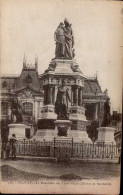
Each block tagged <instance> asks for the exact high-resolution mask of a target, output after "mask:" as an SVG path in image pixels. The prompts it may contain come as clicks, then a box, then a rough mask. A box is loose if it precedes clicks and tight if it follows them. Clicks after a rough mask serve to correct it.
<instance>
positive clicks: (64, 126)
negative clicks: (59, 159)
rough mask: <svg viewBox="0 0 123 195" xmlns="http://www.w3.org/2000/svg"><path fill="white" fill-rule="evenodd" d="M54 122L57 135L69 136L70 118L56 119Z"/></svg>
mask: <svg viewBox="0 0 123 195" xmlns="http://www.w3.org/2000/svg"><path fill="white" fill-rule="evenodd" d="M54 123H55V129H56V131H57V135H58V136H60V137H61V136H65V137H67V136H69V131H70V127H71V124H72V122H71V121H70V120H56V121H55V122H54Z"/></svg>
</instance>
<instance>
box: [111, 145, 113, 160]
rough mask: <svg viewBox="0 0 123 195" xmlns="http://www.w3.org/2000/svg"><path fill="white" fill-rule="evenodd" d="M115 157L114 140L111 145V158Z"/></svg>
mask: <svg viewBox="0 0 123 195" xmlns="http://www.w3.org/2000/svg"><path fill="white" fill-rule="evenodd" d="M112 158H113V142H112V145H111V159H112Z"/></svg>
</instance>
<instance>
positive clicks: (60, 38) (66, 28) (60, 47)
mask: <svg viewBox="0 0 123 195" xmlns="http://www.w3.org/2000/svg"><path fill="white" fill-rule="evenodd" d="M54 37H55V41H56V50H55V57H56V58H68V59H71V58H74V56H75V50H74V49H73V46H74V36H73V31H72V28H71V24H70V23H69V21H68V20H67V19H65V20H64V24H63V23H62V22H61V23H60V24H59V26H58V28H57V29H56V31H55V35H54Z"/></svg>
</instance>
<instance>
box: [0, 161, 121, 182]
mask: <svg viewBox="0 0 123 195" xmlns="http://www.w3.org/2000/svg"><path fill="white" fill-rule="evenodd" d="M1 166H9V168H10V169H11V168H15V169H17V170H19V171H23V172H25V173H29V174H30V173H32V174H41V175H43V176H48V177H62V176H63V175H64V176H65V175H70V174H73V175H76V176H77V177H80V178H82V179H103V178H104V179H109V178H111V179H112V178H115V177H119V174H120V165H118V164H108V163H105V164H101V163H78V162H76V163H69V162H66V163H64V162H60V163H58V162H43V161H41V162H40V161H38V162H35V161H26V160H17V161H11V160H9V161H7V160H4V161H2V162H1ZM11 174H12V173H11Z"/></svg>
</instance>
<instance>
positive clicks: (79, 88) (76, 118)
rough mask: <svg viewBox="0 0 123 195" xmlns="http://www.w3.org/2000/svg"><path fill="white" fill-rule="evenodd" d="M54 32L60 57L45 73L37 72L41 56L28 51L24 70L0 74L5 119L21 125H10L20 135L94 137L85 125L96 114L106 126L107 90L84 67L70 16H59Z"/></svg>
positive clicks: (38, 137)
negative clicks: (77, 55)
mask: <svg viewBox="0 0 123 195" xmlns="http://www.w3.org/2000/svg"><path fill="white" fill-rule="evenodd" d="M54 37H55V42H56V48H55V57H54V58H53V59H52V60H51V62H50V63H49V66H48V68H47V69H46V70H45V72H44V73H43V74H39V73H38V58H35V62H34V64H28V63H27V59H26V57H25V56H24V59H23V68H22V71H21V74H20V75H3V76H2V77H1V80H2V120H8V121H9V123H11V124H17V125H18V128H19V130H16V129H18V128H14V126H11V128H10V133H11V134H12V133H15V134H16V136H17V138H24V137H26V138H35V139H40V140H41V139H42V140H43V139H46V140H52V139H53V137H57V136H63V135H64V137H73V138H74V140H77V141H82V140H83V141H85V142H90V141H91V140H90V139H89V138H88V135H87V133H86V126H87V125H88V123H89V121H94V120H96V121H98V122H99V126H101V124H102V121H103V114H104V103H105V102H106V101H107V98H108V95H107V90H105V91H104V92H103V91H102V90H101V87H100V85H99V82H98V79H97V77H91V78H89V77H88V76H84V75H83V73H82V71H81V70H80V68H79V65H78V63H77V61H76V60H75V49H74V34H73V30H72V25H71V24H70V23H69V21H68V20H67V19H65V20H64V23H63V22H60V24H59V25H58V27H57V28H56V31H55V33H54ZM59 94H60V96H59ZM58 120H62V123H63V120H64V124H66V126H67V127H66V126H65V127H64V128H60V127H61V126H62V125H63V124H62V125H61V124H60V125H61V126H59V123H58ZM65 120H66V122H65ZM56 121H57V122H56ZM67 121H70V122H71V123H69V122H67ZM55 122H56V123H55ZM19 124H20V126H19ZM23 124H25V126H24V125H23ZM27 124H32V126H31V125H30V126H29V125H27ZM68 124H69V125H68ZM34 125H37V129H38V130H37V131H36V130H35V128H34ZM20 129H21V130H20ZM25 129H26V131H25ZM60 129H62V130H63V129H64V130H63V131H62V132H61V130H60ZM20 132H21V133H20ZM58 134H59V135H58Z"/></svg>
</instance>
